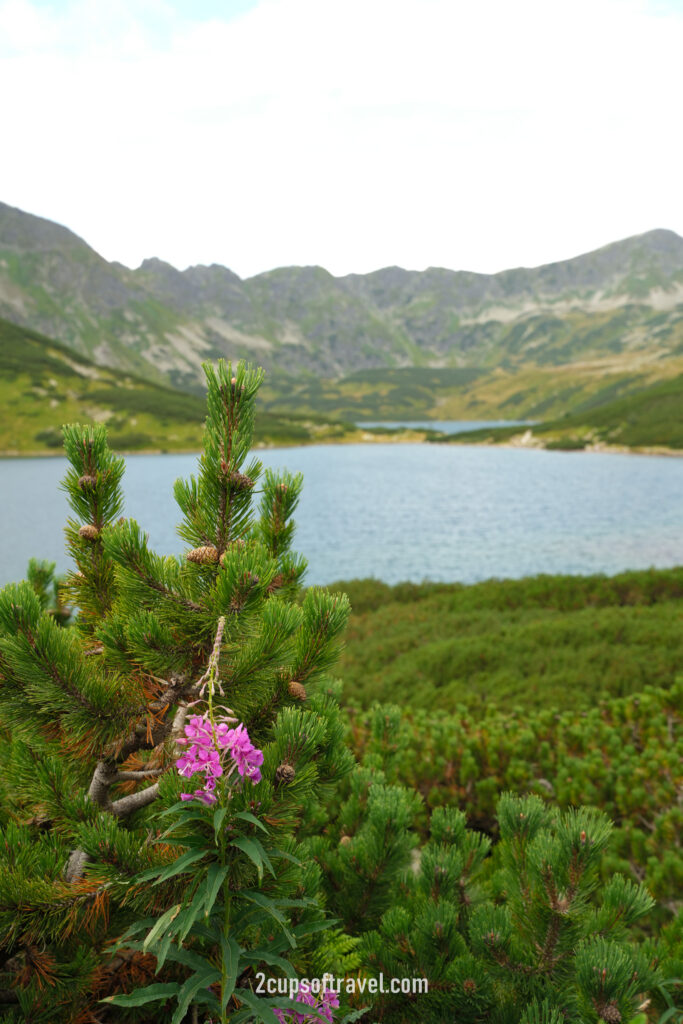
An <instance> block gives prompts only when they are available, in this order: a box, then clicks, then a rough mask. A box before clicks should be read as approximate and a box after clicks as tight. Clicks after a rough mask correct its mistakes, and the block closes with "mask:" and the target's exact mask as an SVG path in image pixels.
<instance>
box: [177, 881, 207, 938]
mask: <svg viewBox="0 0 683 1024" xmlns="http://www.w3.org/2000/svg"><path fill="white" fill-rule="evenodd" d="M212 866H213V865H212ZM205 899H206V895H205V891H204V888H203V887H202V886H200V887H199V888H198V890H197V892H196V893H195V894H194V899H193V900H192V903H191V904H190V905H189V907H187V909H186V910H185V911H184V912H183V913H182V914H181V916H180V919H179V920H178V941H179V942H182V941H183V939H184V938H185V937H186V936H187V935H189V933H190V931H191V930H192V927H193V925H194V923H195V921H196V920H197V918H198V917H199V916H200V915H201V914H202V913H203V910H204V900H205Z"/></svg>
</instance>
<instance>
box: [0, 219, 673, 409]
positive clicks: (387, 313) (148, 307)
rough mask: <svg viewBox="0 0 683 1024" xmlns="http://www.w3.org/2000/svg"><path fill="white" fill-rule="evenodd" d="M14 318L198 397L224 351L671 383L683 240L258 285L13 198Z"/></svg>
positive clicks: (3, 273)
mask: <svg viewBox="0 0 683 1024" xmlns="http://www.w3.org/2000/svg"><path fill="white" fill-rule="evenodd" d="M0 316H2V317H4V318H5V319H7V320H9V321H12V322H14V323H16V324H20V325H22V326H25V327H27V328H30V329H32V330H37V331H40V332H42V333H43V334H45V335H48V336H50V337H52V338H55V339H57V340H58V341H60V342H61V343H62V344H64V345H66V346H68V347H69V348H71V349H73V350H74V351H75V352H76V353H78V354H80V355H82V356H84V357H87V358H90V359H92V360H93V361H94V362H95V363H96V364H98V365H102V366H108V367H112V368H115V369H118V370H122V371H125V372H127V373H132V374H135V375H137V376H143V377H146V378H147V379H149V380H152V381H156V382H157V383H163V384H170V385H173V386H176V387H182V388H185V389H190V390H199V389H200V387H201V380H202V375H201V370H200V363H201V361H202V360H203V359H211V358H217V357H219V356H224V357H227V358H232V359H235V358H240V357H246V358H250V359H252V360H254V361H258V362H259V363H261V364H262V365H264V366H265V367H266V368H267V369H269V370H270V371H272V374H273V378H274V379H282V380H284V381H285V383H286V380H287V376H289V377H296V378H301V375H302V374H304V375H306V376H311V375H312V376H315V377H324V378H328V379H338V378H342V377H348V376H349V375H351V374H353V373H355V372H358V371H367V370H369V369H373V368H376V369H382V368H387V369H389V368H401V367H406V368H409V367H452V368H457V367H464V368H468V367H469V368H476V369H477V370H485V371H487V372H492V371H500V372H502V373H505V374H514V373H517V372H519V370H520V369H521V368H525V369H528V368H529V367H530V366H532V367H537V368H540V369H541V370H547V369H551V370H553V371H554V370H555V369H556V368H559V367H565V366H569V365H575V364H577V362H580V363H582V364H585V363H586V361H596V360H597V361H601V360H602V361H603V362H604V365H603V366H602V369H601V370H600V371H599V372H612V370H614V369H615V368H618V370H619V372H626V371H632V370H633V368H634V367H635V366H638V367H639V368H642V366H643V364H647V365H648V367H649V370H650V371H651V372H652V373H654V374H655V375H656V374H660V373H661V375H667V374H670V373H673V372H674V369H676V368H677V367H678V362H679V360H680V361H683V238H680V237H679V236H678V235H676V234H675V233H674V232H672V231H665V230H656V231H650V232H648V233H646V234H644V235H639V236H637V237H634V238H628V239H626V240H624V241H621V242H615V243H613V244H611V245H607V246H605V247H604V248H602V249H599V250H597V251H595V252H592V253H588V254H586V255H584V256H578V257H576V258H574V259H570V260H565V261H562V262H558V263H553V264H549V265H547V266H543V267H538V268H535V269H525V268H518V269H516V270H506V271H503V272H502V273H499V274H475V273H469V272H465V271H452V270H444V269H439V268H431V269H429V270H426V271H424V272H417V271H407V270H402V269H401V268H399V267H389V268H385V269H383V270H378V271H376V272H375V273H371V274H363V275H359V274H351V275H347V276H345V277H333V276H332V275H331V274H329V273H328V272H327V271H326V270H324V269H322V268H321V267H285V268H281V269H278V270H273V271H271V272H269V273H265V274H259V275H257V276H255V277H252V278H249V279H247V280H242V279H240V278H239V277H238V276H237V275H236V274H234V273H232V271H230V270H228V269H227V268H226V267H221V266H217V265H214V266H209V267H207V266H197V267H190V268H189V269H187V270H184V271H179V270H177V269H176V268H174V267H172V266H170V265H169V264H168V263H164V262H163V261H162V260H159V259H148V260H145V261H144V262H143V264H142V265H141V266H140V267H139V268H137V269H136V270H129V269H128V268H126V267H124V266H122V265H121V264H118V263H108V262H107V261H106V260H104V259H103V258H102V257H101V256H99V255H98V254H97V253H96V252H95V250H94V249H92V248H91V247H90V246H89V245H88V244H87V243H86V242H84V241H83V240H82V239H80V238H78V236H76V235H75V234H73V232H71V231H69V230H68V229H67V228H64V227H61V226H59V225H57V224H54V223H52V222H51V221H48V220H44V219H42V218H40V217H35V216H33V215H31V214H28V213H24V212H22V211H21V210H17V209H14V208H13V207H10V206H7V205H4V204H0ZM674 363H675V364H676V366H675V367H674ZM596 372H598V371H596ZM285 390H286V387H285ZM513 413H514V411H513Z"/></svg>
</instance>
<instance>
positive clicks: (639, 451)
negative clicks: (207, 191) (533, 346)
mask: <svg viewBox="0 0 683 1024" xmlns="http://www.w3.org/2000/svg"><path fill="white" fill-rule="evenodd" d="M427 433H428V431H425V430H405V431H401V432H400V434H399V435H397V434H393V435H392V434H388V435H387V434H371V433H369V432H368V431H365V430H362V431H361V430H359V431H357V432H355V433H353V434H350V435H348V436H346V437H341V438H326V439H322V438H312V439H311V440H310V441H292V442H279V443H278V442H273V443H270V442H267V441H262V442H260V443H259V444H257V445H255V446H254V448H253V449H252V451H254V452H258V451H274V450H276V449H279V448H310V447H313V446H314V445H325V446H329V447H332V446H336V445H346V444H429V443H430V442H429V441H428V440H427ZM466 433H467V431H464V432H463V434H460V435H455V434H454V435H453V436H454V437H455V436H460V437H462V436H463V435H464V434H466ZM440 443H442V444H458V445H460V446H461V447H469V448H514V449H516V450H517V451H536V452H547V451H551V452H556V453H557V454H560V455H580V454H588V455H655V456H668V457H673V458H682V457H683V449H681V448H667V447H666V446H665V445H647V446H643V447H638V448H629V447H628V446H626V445H609V444H606V443H603V442H600V441H598V442H595V443H593V444H588V445H586V447H585V448H547V447H546V446H545V445H543V444H536V443H525V442H523V441H521V439H520V440H517V439H515V438H512V439H510V440H509V441H469V442H467V441H465V440H462V441H457V442H449V441H443V442H440ZM200 452H201V448H200V447H197V448H170V449H169V448H134V449H126V448H122V449H120V450H119V449H116V454H117V455H124V456H126V457H129V456H131V455H199V454H200ZM64 457H65V456H64V452H63V449H61V448H60V449H55V450H51V449H46V450H44V451H40V450H31V451H18V450H17V449H11V448H10V449H5V450H3V451H0V459H52V458H64Z"/></svg>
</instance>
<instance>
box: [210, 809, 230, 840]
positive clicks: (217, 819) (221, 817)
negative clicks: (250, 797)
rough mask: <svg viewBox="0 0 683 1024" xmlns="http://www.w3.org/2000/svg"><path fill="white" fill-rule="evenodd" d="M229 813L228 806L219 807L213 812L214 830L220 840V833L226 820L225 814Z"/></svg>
mask: <svg viewBox="0 0 683 1024" xmlns="http://www.w3.org/2000/svg"><path fill="white" fill-rule="evenodd" d="M227 813H228V808H227V807H219V808H218V810H216V811H214V812H213V831H214V834H215V836H216V840H218V833H219V832H220V830H221V826H222V825H223V822H224V821H225V815H226V814H227Z"/></svg>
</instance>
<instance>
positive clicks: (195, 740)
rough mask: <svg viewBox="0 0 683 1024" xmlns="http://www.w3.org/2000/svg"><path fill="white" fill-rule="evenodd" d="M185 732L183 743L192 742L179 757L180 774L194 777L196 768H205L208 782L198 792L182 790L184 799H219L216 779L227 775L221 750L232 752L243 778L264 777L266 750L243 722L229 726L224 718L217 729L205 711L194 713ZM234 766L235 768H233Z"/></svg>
mask: <svg viewBox="0 0 683 1024" xmlns="http://www.w3.org/2000/svg"><path fill="white" fill-rule="evenodd" d="M184 732H185V736H184V737H181V738H180V740H179V741H178V742H179V743H184V744H190V745H189V746H188V747H187V749H186V750H185V752H184V753H183V754H181V756H180V757H179V758H178V760H177V761H176V768H177V769H178V774H179V775H182V776H183V777H185V778H190V777H191V776H192V775H194V774H195V773H196V772H203V774H204V779H205V781H204V785H203V787H202V788H201V789H196V790H195V791H194V793H181V794H180V799H181V800H192V799H195V798H196V799H198V800H201V801H202V802H203V803H205V804H207V805H209V804H214V803H215V802H216V797H215V794H214V790H215V789H216V779H217V778H220V776H221V775H223V765H222V764H221V751H223V750H225V751H227V752H228V754H229V755H230V757H231V758H232V761H233V767H236V768H237V771H238V773H239V774H240V775H241V776H242V777H243V778H245V777H246V778H248V779H250V780H251V782H252V783H254V784H255V783H257V782H260V781H261V770H260V769H261V765H262V764H263V751H262V750H259V749H258V748H257V747H255V746H254V744H253V743H252V742H251V740H250V739H249V733H248V732H247V730H246V728H245V726H244V725H243V724H241V725H238V726H237V728H236V729H229V728H228V726H227V725H226V723H225V722H220V723H219V724H218V725H217V726H216V729H215V735H214V730H213V729H212V727H211V722H210V720H209V719H208V718H207V717H206V716H205V715H193V716H192V718H190V721H189V722H187V723H186V725H185V728H184ZM231 770H232V769H231Z"/></svg>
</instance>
